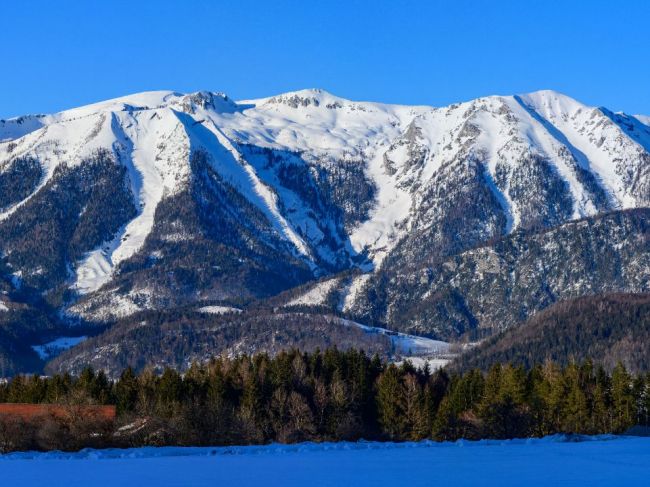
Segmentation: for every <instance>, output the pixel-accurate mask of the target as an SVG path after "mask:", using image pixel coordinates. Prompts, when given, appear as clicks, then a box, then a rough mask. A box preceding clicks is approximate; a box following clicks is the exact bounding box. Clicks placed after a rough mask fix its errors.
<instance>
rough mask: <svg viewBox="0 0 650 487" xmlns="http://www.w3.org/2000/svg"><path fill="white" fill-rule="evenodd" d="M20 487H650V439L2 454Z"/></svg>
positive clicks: (5, 475)
mask: <svg viewBox="0 0 650 487" xmlns="http://www.w3.org/2000/svg"><path fill="white" fill-rule="evenodd" d="M0 479H1V480H0V483H1V485H7V486H10V485H20V486H32V485H34V486H44V485H47V486H57V485H65V486H71V487H72V486H84V487H86V486H94V485H101V486H103V485H110V486H131V485H133V486H138V487H145V486H149V485H152V486H156V487H161V486H172V485H173V486H194V485H200V486H203V485H206V486H207V485H210V486H236V487H245V486H252V485H264V486H265V487H266V486H276V485H277V486H304V485H309V486H325V485H327V486H330V485H331V486H348V485H353V486H384V485H390V486H402V485H404V486H408V487H417V486H466V485H472V486H476V485H494V486H500V487H501V486H527V487H529V486H538V485H539V486H557V485H563V486H564V485H569V486H573V485H589V486H600V485H603V486H605V485H606V486H617V485H625V486H636V485H638V486H647V485H650V484H649V483H648V482H650V480H649V479H650V438H631V437H612V436H600V437H594V438H586V439H585V441H580V442H575V441H566V438H565V437H562V436H554V437H548V438H544V439H531V440H510V441H480V442H468V441H459V442H456V443H433V442H421V443H402V444H392V443H325V444H318V445H315V444H299V445H268V446H251V447H219V448H138V449H130V450H86V451H82V452H79V453H72V454H65V453H57V452H54V453H14V454H9V455H3V456H2V455H0Z"/></svg>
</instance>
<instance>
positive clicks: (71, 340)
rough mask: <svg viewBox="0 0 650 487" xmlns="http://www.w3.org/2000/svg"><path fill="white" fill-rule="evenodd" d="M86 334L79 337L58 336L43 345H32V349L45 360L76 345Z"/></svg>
mask: <svg viewBox="0 0 650 487" xmlns="http://www.w3.org/2000/svg"><path fill="white" fill-rule="evenodd" d="M86 338H88V337H86V336H79V337H59V338H57V339H56V340H52V341H51V342H48V343H45V344H43V345H33V346H32V350H34V351H35V352H36V353H37V354H38V356H39V357H40V358H41V359H42V360H47V359H49V358H51V357H54V356H55V355H58V354H59V353H61V352H63V351H64V350H67V349H69V348H72V347H74V346H75V345H78V344H79V343H81V342H83V341H84V340H85V339H86Z"/></svg>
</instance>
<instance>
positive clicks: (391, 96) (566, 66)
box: [0, 0, 650, 118]
mask: <svg viewBox="0 0 650 487" xmlns="http://www.w3.org/2000/svg"><path fill="white" fill-rule="evenodd" d="M0 35H1V38H0V88H1V89H0V118H8V117H11V116H16V115H20V114H25V113H47V112H52V111H56V110H60V109H64V108H70V107H74V106H78V105H83V104H86V103H90V102H93V101H99V100H102V99H106V98H111V97H116V96H120V95H125V94H129V93H133V92H138V91H144V90H155V89H171V90H178V91H183V92H187V91H196V90H199V89H207V90H213V91H224V92H226V93H228V94H229V95H230V96H232V97H233V98H239V99H241V98H254V97H261V96H268V95H272V94H277V93H280V92H284V91H290V90H296V89H301V88H312V87H319V88H324V89H326V90H328V91H331V92H332V93H334V94H336V95H339V96H342V97H346V98H351V99H357V100H373V101H384V102H393V103H409V104H429V105H446V104H449V103H452V102H455V101H462V100H467V99H470V98H474V97H477V96H481V95H490V94H511V93H521V92H527V91H533V90H537V89H545V88H549V89H555V90H558V91H562V92H564V93H566V94H568V95H570V96H573V97H574V98H577V99H579V100H581V101H583V102H585V103H589V104H594V105H604V106H607V107H609V108H611V109H613V110H624V111H626V112H629V113H644V114H650V1H636V0H625V1H624V2H617V1H614V0H611V1H600V0H592V1H586V0H585V1H568V0H567V1H565V2H559V1H558V2H553V1H545V2H542V1H535V0H520V1H497V0H494V1H480V0H476V1H474V2H470V1H465V0H460V1H459V0H457V1H433V0H432V1H397V0H395V1H391V2H388V1H379V0H375V1H356V0H344V1H337V2H333V1H316V0H303V1H296V2H289V1H280V0H273V1H272V0H268V1H264V2H262V1H252V0H250V1H246V0H238V1H229V2H220V1H189V0H188V1H166V0H158V1H146V0H131V1H115V0H111V1H108V0H106V1H83V0H78V1H66V0H57V1H53V0H48V1H30V0H7V1H3V2H2V8H1V10H0Z"/></svg>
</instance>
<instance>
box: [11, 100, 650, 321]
mask: <svg viewBox="0 0 650 487" xmlns="http://www.w3.org/2000/svg"><path fill="white" fill-rule="evenodd" d="M648 206H650V125H649V119H648V118H647V117H643V116H629V115H626V114H622V113H612V112H611V111H609V110H607V109H605V108H594V107H589V106H586V105H583V104H581V103H580V102H578V101H576V100H573V99H571V98H569V97H567V96H565V95H562V94H560V93H556V92H553V91H539V92H535V93H531V94H526V95H516V96H492V97H486V98H479V99H476V100H472V101H469V102H465V103H459V104H454V105H451V106H449V107H444V108H432V107H426V106H413V107H411V106H398V105H386V104H379V103H370V102H353V101H349V100H345V99H342V98H339V97H336V96H334V95H331V94H329V93H327V92H325V91H322V90H303V91H298V92H293V93H286V94H283V95H278V96H274V97H270V98H264V99H259V100H245V101H239V102H236V101H233V100H232V99H231V98H229V97H228V96H226V95H224V94H221V93H212V92H197V93H192V94H181V93H176V92H169V91H160V92H148V93H141V94H136V95H131V96H126V97H123V98H117V99H114V100H109V101H106V102H101V103H96V104H93V105H88V106H85V107H81V108H76V109H72V110H66V111H63V112H60V113H56V114H52V115H37V116H24V117H19V118H15V119H10V120H3V121H0V250H2V253H3V255H4V259H3V262H2V266H3V268H4V269H5V270H4V273H5V275H6V276H7V278H8V279H10V280H11V282H12V283H13V284H12V285H13V287H14V288H19V287H20V288H21V289H23V291H24V290H25V289H28V290H32V291H33V292H35V293H37V294H39V295H42V296H45V299H46V301H47V302H48V303H49V305H51V306H52V307H54V308H56V309H60V310H64V311H65V314H66V316H68V317H73V316H77V317H82V318H84V319H87V320H100V321H106V320H111V319H113V318H117V317H124V316H127V315H129V314H132V313H134V312H136V311H138V310H142V309H155V308H160V307H170V306H177V305H185V304H188V303H198V302H208V301H209V302H215V303H216V302H218V303H219V304H224V305H228V304H232V305H236V306H241V305H245V304H246V303H247V302H249V301H250V300H251V299H259V298H264V297H269V296H272V295H275V294H277V293H280V292H281V291H284V290H286V289H290V288H293V287H295V286H298V285H301V284H304V283H307V282H309V281H311V280H314V279H319V278H322V277H323V276H327V275H330V274H336V273H339V272H344V271H347V270H350V269H360V270H361V271H363V272H366V273H368V274H363V275H361V276H359V277H357V278H354V279H352V280H350V279H349V278H347V277H346V278H345V279H342V280H341V282H342V283H343V284H344V286H343V288H344V290H345V293H344V295H343V296H341V297H340V299H341V303H343V304H341V305H340V306H339V308H340V309H345V310H354V309H360V306H362V305H361V304H359V303H362V304H363V303H365V304H363V306H367V303H368V302H369V297H368V296H369V293H370V294H372V292H373V290H376V289H377V288H378V286H379V285H378V282H377V279H383V280H384V281H386V280H387V279H391V278H392V277H394V276H392V275H391V277H387V275H386V274H385V273H386V272H391V271H397V270H399V271H400V272H404V273H406V274H408V275H410V276H411V278H412V279H415V278H414V277H413V276H416V275H420V274H422V270H423V269H427V268H433V267H434V264H435V263H436V262H440V261H442V260H445V259H447V258H448V257H450V256H454V255H460V254H461V253H462V252H466V251H468V250H470V249H472V248H474V247H476V246H479V245H484V244H485V243H486V242H489V241H493V240H494V239H498V238H503V237H507V236H508V235H512V234H516V233H517V232H520V231H521V232H530V231H540V230H543V229H549V228H554V227H558V226H560V225H564V224H566V223H567V222H571V221H574V220H578V219H582V218H585V217H587V218H589V217H594V216H597V215H601V214H605V213H608V212H612V211H621V210H626V209H632V208H646V207H648ZM646 243H647V242H646ZM643 250H644V252H646V253H644V254H643V255H641V258H646V257H647V248H645V249H643ZM642 262H646V261H645V260H642ZM641 269H642V271H643V270H647V268H644V267H641ZM0 271H2V268H0ZM382 273H384V274H382ZM451 278H452V279H453V277H451ZM417 279H420V277H418V278H417ZM406 281H408V279H406V280H401V281H400V285H406V286H408V284H407V283H406ZM418 282H420V281H419V280H418ZM645 282H647V280H646V281H645ZM418 285H420V284H418ZM321 294H323V293H319V292H318V291H314V292H312V294H311V295H309V296H311V297H313V296H320V295H321ZM311 297H304V298H300V297H294V298H295V299H298V302H301V301H300V299H302V300H303V301H304V300H305V299H311ZM382 300H383V301H382ZM370 301H372V302H373V303H377V302H381V305H377V306H379V307H382V306H383V308H384V309H383V311H382V312H380V313H370V314H368V313H366V312H364V316H375V317H377V316H380V315H381V316H382V317H383V318H382V320H381V321H382V322H384V323H387V324H389V325H395V323H392V322H391V319H390V315H391V313H390V309H389V308H390V307H391V306H392V303H390V302H386V299H385V297H384V298H382V297H381V296H374V297H372V299H370ZM303 304H304V303H303ZM372 306H374V304H373V305H372ZM5 307H6V306H5ZM2 312H3V311H2V310H0V314H1V313H2ZM420 325H422V324H420ZM418 329H421V330H423V331H426V330H427V329H429V330H431V329H432V328H428V327H427V326H426V324H424V325H422V326H418Z"/></svg>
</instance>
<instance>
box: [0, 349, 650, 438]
mask: <svg viewBox="0 0 650 487" xmlns="http://www.w3.org/2000/svg"><path fill="white" fill-rule="evenodd" d="M0 402H22V403H57V404H70V405H74V404H114V405H116V407H117V414H118V417H117V421H116V423H115V424H114V425H105V424H101V425H92V424H90V425H89V424H82V425H80V424H78V423H79V421H82V420H81V419H79V418H71V420H70V424H52V422H51V421H50V422H47V423H46V424H42V425H41V424H37V425H34V424H24V422H23V423H22V424H16V422H17V421H18V420H17V419H16V418H8V417H5V418H1V419H0V448H2V449H4V450H5V451H6V450H11V449H23V448H35V449H50V448H58V449H76V448H82V447H85V446H95V447H106V446H143V445H228V444H252V443H255V444H261V443H267V442H274V441H277V442H283V443H290V442H299V441H340V440H357V439H361V438H364V439H369V440H393V441H405V440H422V439H426V438H430V439H435V440H455V439H458V438H468V439H479V438H504V439H505V438H513V437H528V436H543V435H548V434H553V433H560V432H564V433H580V434H596V433H609V432H623V431H625V430H626V429H628V428H629V427H630V426H632V425H634V424H641V425H649V424H650V374H645V375H644V374H640V375H632V374H630V373H628V372H627V370H626V369H625V367H624V366H623V365H621V364H619V365H617V366H616V367H615V368H614V369H613V370H612V372H611V374H610V373H608V372H607V371H606V370H605V369H603V368H602V367H598V366H595V365H594V364H593V363H592V362H591V361H589V360H587V361H585V362H582V363H570V364H568V365H566V366H565V367H559V366H558V365H556V364H554V363H551V362H548V363H545V364H543V365H537V366H534V367H532V368H530V369H525V368H523V367H515V366H512V365H509V364H505V365H502V364H497V365H494V366H493V367H492V368H491V369H490V370H489V371H488V372H487V373H483V372H481V371H479V370H478V369H473V370H469V371H466V372H464V373H452V372H450V371H447V370H444V369H443V370H438V371H435V372H431V371H430V370H429V369H428V367H425V368H423V369H416V368H415V367H414V366H413V365H412V364H410V363H409V362H406V363H403V364H401V365H396V364H392V363H386V362H384V361H382V360H381V359H380V358H379V357H378V356H374V357H370V356H368V355H366V354H365V353H364V352H360V351H357V350H349V351H339V350H337V349H327V350H325V351H322V352H321V351H316V352H314V353H301V352H299V351H297V350H291V351H286V352H282V353H279V354H278V355H276V356H275V357H270V356H269V355H266V354H259V355H255V356H240V357H236V358H218V359H214V360H212V361H210V362H209V363H206V364H203V365H198V364H195V365H192V366H191V367H190V368H189V370H188V371H187V372H186V373H185V374H182V375H181V374H179V373H178V372H176V371H175V370H173V369H166V370H164V372H163V373H162V374H156V373H154V372H153V371H151V370H145V371H143V372H141V373H139V374H136V373H135V372H134V371H133V370H132V369H126V370H125V371H124V372H123V373H122V374H121V376H120V378H119V379H118V380H116V381H110V380H108V379H107V377H106V375H104V373H103V372H94V371H93V370H92V369H85V370H84V371H83V372H82V373H81V374H80V375H79V376H78V377H72V376H70V375H54V376H52V377H38V376H31V377H29V376H16V377H14V378H13V379H11V380H9V381H8V382H6V383H4V384H2V385H1V386H0ZM59 423H61V422H60V421H59Z"/></svg>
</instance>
